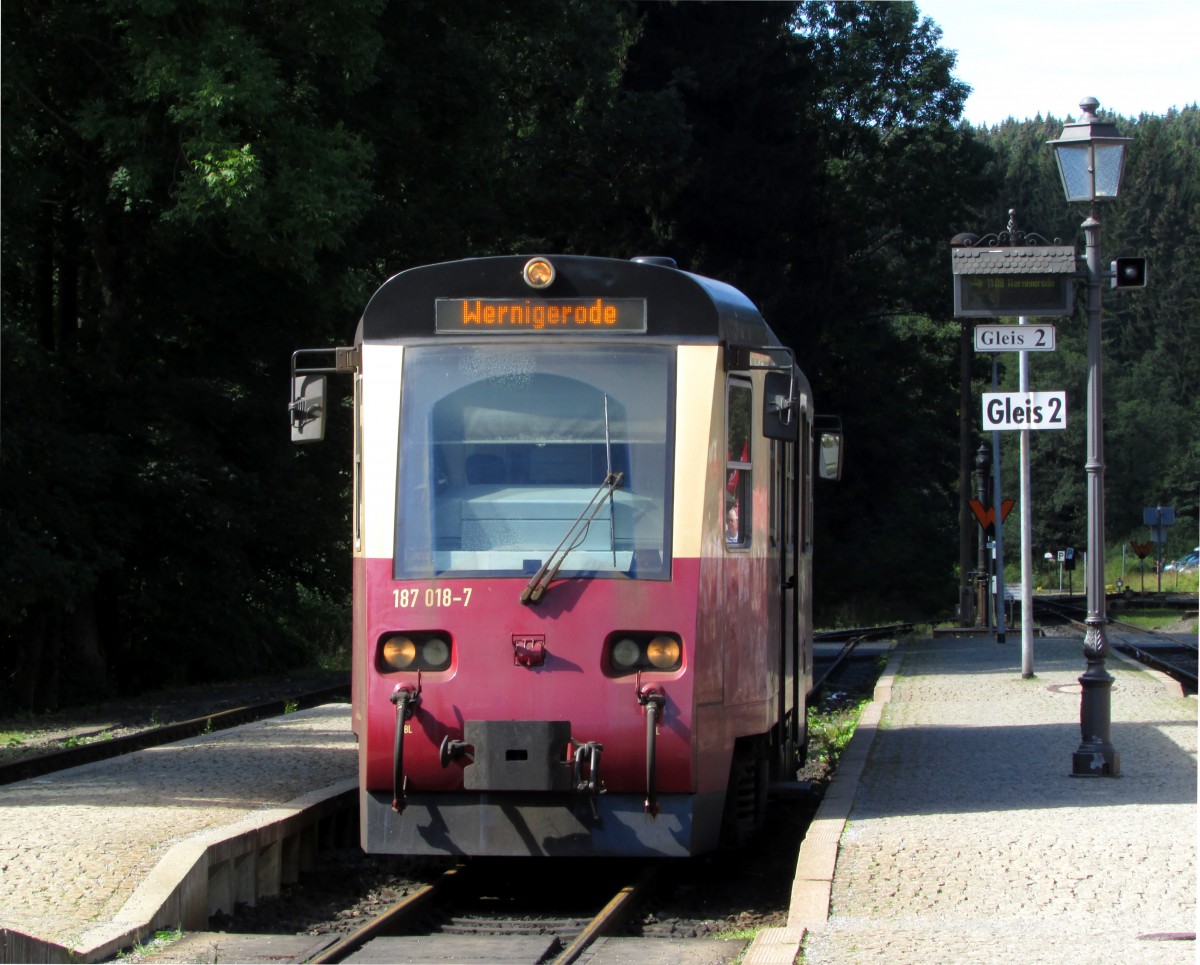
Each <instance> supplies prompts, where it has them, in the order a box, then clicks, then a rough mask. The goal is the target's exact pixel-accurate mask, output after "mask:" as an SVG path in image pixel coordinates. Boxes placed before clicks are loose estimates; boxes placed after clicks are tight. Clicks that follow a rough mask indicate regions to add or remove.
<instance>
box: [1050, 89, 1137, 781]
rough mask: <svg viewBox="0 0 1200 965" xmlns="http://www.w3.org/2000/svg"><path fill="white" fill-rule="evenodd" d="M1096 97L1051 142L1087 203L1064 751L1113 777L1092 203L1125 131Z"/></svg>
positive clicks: (1109, 194)
mask: <svg viewBox="0 0 1200 965" xmlns="http://www.w3.org/2000/svg"><path fill="white" fill-rule="evenodd" d="M1099 106H1100V102H1099V101H1098V100H1096V98H1094V97H1085V98H1084V99H1083V100H1082V101H1080V103H1079V107H1080V109H1081V110H1082V111H1083V117H1082V118H1081V119H1080V120H1078V121H1076V122H1075V123H1073V124H1067V125H1065V126H1064V127H1063V132H1062V135H1061V136H1060V137H1059V138H1058V140H1056V141H1049V142H1048V143H1050V144H1052V145H1054V156H1055V159H1056V160H1057V161H1058V171H1059V174H1060V175H1061V176H1062V183H1063V192H1064V194H1065V195H1066V198H1067V201H1086V202H1088V204H1089V205H1090V211H1089V214H1088V217H1087V220H1085V221H1084V222H1083V224H1082V225H1081V227H1082V228H1083V233H1084V239H1085V245H1086V249H1085V251H1086V261H1087V276H1086V277H1087V318H1088V343H1087V358H1088V387H1087V463H1086V464H1085V467H1084V468H1085V470H1086V472H1087V484H1088V492H1087V496H1088V554H1087V575H1086V583H1087V608H1088V614H1087V618H1086V620H1085V622H1086V624H1087V633H1086V635H1085V637H1084V642H1083V656H1084V659H1085V660H1087V669H1086V670H1085V671H1084V674H1083V676H1082V677H1080V678H1079V684H1080V686H1081V687H1082V688H1083V692H1082V694H1081V696H1080V703H1079V728H1080V731H1081V733H1082V738H1083V739H1082V742H1081V743H1080V745H1079V748H1078V750H1076V751H1075V753H1074V754H1073V755H1072V757H1071V774H1072V775H1073V776H1075V777H1119V776H1120V774H1121V757H1120V755H1119V754H1118V753H1117V751H1116V748H1114V747H1113V745H1112V741H1111V740H1110V739H1109V733H1110V723H1111V720H1112V685H1113V678H1112V676H1111V675H1110V674H1109V673H1108V671H1107V670H1106V669H1105V666H1104V661H1105V660H1106V659H1107V657H1108V655H1109V647H1108V635H1107V632H1106V629H1105V627H1106V625H1107V623H1108V615H1107V613H1106V612H1105V609H1106V605H1107V599H1106V598H1105V595H1104V410H1103V400H1104V388H1103V376H1102V369H1101V358H1100V354H1101V353H1100V349H1101V343H1100V279H1101V277H1102V276H1103V272H1102V271H1101V268H1100V220H1099V218H1098V217H1097V212H1098V209H1097V204H1098V202H1101V201H1114V200H1116V197H1117V193H1118V192H1119V191H1120V189H1121V175H1122V174H1123V173H1124V169H1125V145H1126V144H1128V143H1129V141H1130V140H1131V138H1128V137H1121V136H1120V135H1119V134H1118V133H1117V128H1116V125H1115V124H1109V123H1107V122H1105V121H1101V120H1098V119H1097V117H1096V109H1097V108H1098V107H1099Z"/></svg>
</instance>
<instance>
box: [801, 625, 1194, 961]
mask: <svg viewBox="0 0 1200 965" xmlns="http://www.w3.org/2000/svg"><path fill="white" fill-rule="evenodd" d="M1081 644H1082V641H1081V640H1058V639H1039V640H1036V641H1035V642H1034V660H1035V663H1034V669H1035V674H1036V676H1035V677H1034V678H1032V679H1030V680H1022V679H1021V676H1020V665H1021V659H1020V657H1021V655H1020V643H1019V640H1018V641H1016V642H1014V641H1011V640H1010V642H1009V643H1008V644H1004V645H997V644H996V643H995V642H994V640H992V639H990V638H985V639H979V638H976V639H953V638H951V639H937V640H919V641H913V642H910V643H908V644H907V645H905V648H906V653H905V654H904V659H903V663H902V664H901V667H900V671H899V674H898V675H897V677H896V679H895V683H894V686H893V690H892V697H891V702H890V703H888V704H887V705H886V706H885V707H884V708H883V712H882V718H881V721H880V724H879V726H878V728H877V730H876V735H875V741H874V744H873V745H872V747H871V748H870V752H869V756H868V758H867V763H866V768H865V770H864V771H863V774H862V776H861V779H860V782H859V786H858V792H857V796H856V797H855V799H854V804H853V807H852V808H851V811H850V815H849V821H848V822H847V824H846V827H845V830H844V832H843V834H842V837H841V841H840V847H839V851H838V857H837V866H836V872H835V875H834V881H833V890H832V895H831V900H830V914H829V918H828V920H827V921H826V922H825V923H824V924H820V923H816V924H813V923H806V924H808V925H809V929H810V931H809V934H808V936H807V938H806V940H805V943H804V946H803V958H802V961H803V962H805V963H806V965H854V963H859V962H887V963H889V965H905V963H912V965H916V963H947V965H951V963H952V965H970V963H975V962H978V963H981V965H983V963H986V965H993V963H996V962H1021V963H1055V965H1058V963H1063V965H1067V963H1069V965H1078V963H1080V962H1088V963H1109V962H1112V963H1123V965H1124V963H1132V962H1138V963H1160V962H1161V963H1189V965H1190V963H1193V962H1195V961H1196V945H1195V941H1194V938H1193V939H1192V940H1179V939H1178V938H1170V937H1166V936H1178V935H1180V934H1193V935H1194V932H1195V930H1196V895H1197V891H1196V832H1197V815H1196V811H1197V809H1196V788H1197V786H1196V735H1197V726H1196V700H1195V698H1178V697H1172V696H1168V694H1167V693H1166V692H1165V690H1164V688H1163V685H1162V684H1161V682H1159V681H1158V680H1156V679H1155V678H1154V677H1152V676H1151V675H1149V674H1146V673H1143V672H1141V671H1139V670H1137V669H1134V668H1132V667H1130V666H1129V665H1128V664H1126V663H1124V662H1122V661H1119V660H1116V659H1113V660H1110V661H1109V662H1108V669H1109V672H1110V673H1111V674H1112V675H1113V677H1114V678H1115V683H1114V685H1113V690H1112V742H1113V745H1114V747H1115V748H1116V750H1117V752H1118V754H1119V755H1120V759H1121V776H1120V777H1119V778H1072V777H1071V776H1069V775H1070V770H1071V755H1072V753H1073V752H1074V751H1075V749H1076V748H1077V747H1078V746H1079V743H1080V729H1079V703H1080V696H1079V694H1080V687H1079V684H1078V678H1079V676H1080V674H1081V673H1082V672H1083V670H1084V667H1085V663H1084V660H1083V657H1082V646H1081ZM1149 936H1153V937H1149Z"/></svg>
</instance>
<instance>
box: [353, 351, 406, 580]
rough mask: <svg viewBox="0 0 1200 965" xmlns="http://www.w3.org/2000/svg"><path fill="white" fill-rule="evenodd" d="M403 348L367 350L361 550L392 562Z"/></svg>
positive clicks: (363, 358)
mask: <svg viewBox="0 0 1200 965" xmlns="http://www.w3.org/2000/svg"><path fill="white" fill-rule="evenodd" d="M403 361H404V346H402V345H363V347H362V369H363V403H362V404H363V411H362V420H363V470H362V471H363V496H364V502H365V504H366V513H365V516H364V519H363V551H364V553H365V554H366V556H367V558H368V559H379V558H384V559H391V557H392V553H393V547H394V543H395V532H396V456H397V444H398V442H399V439H400V425H399V422H400V375H401V370H402V363H403Z"/></svg>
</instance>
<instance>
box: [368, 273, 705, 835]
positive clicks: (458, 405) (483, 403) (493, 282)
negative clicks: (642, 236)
mask: <svg viewBox="0 0 1200 965" xmlns="http://www.w3.org/2000/svg"><path fill="white" fill-rule="evenodd" d="M532 264H533V263H532V262H530V263H529V264H526V263H525V260H524V259H520V260H514V259H505V258H499V259H481V260H479V261H476V262H461V263H455V264H451V265H440V266H431V267H429V268H423V269H414V270H413V271H410V272H406V273H402V274H401V275H398V276H396V277H395V278H393V279H392V280H391V281H389V282H388V283H387V284H385V286H384V287H383V288H381V289H380V292H379V293H377V295H376V296H375V298H374V299H373V301H372V303H371V305H370V306H369V307H368V310H367V312H366V313H365V315H364V319H363V324H362V327H361V328H360V345H359V347H360V350H361V358H360V362H359V364H360V370H359V374H358V376H357V387H356V407H355V408H356V423H357V424H356V434H355V435H356V443H355V448H356V453H355V466H356V485H355V490H356V506H355V533H356V555H355V568H354V581H355V587H354V601H355V614H354V624H355V627H354V635H355V640H354V648H355V655H354V681H353V683H354V688H353V689H354V711H355V727H356V731H357V733H358V736H359V748H360V750H359V757H360V762H359V767H360V784H361V789H362V794H361V817H362V829H363V830H362V836H363V845H364V848H365V849H366V850H368V851H371V852H389V853H402V854H472V855H524V854H535V855H567V854H588V855H599V854H610V855H619V854H658V855H686V854H691V853H695V852H697V851H701V850H707V849H708V848H711V847H713V846H714V845H715V844H716V841H715V835H716V829H717V827H718V825H719V820H720V812H721V808H722V804H723V800H724V791H725V781H726V776H727V774H728V767H729V755H728V753H727V748H726V752H725V753H723V754H722V749H721V747H717V748H716V753H715V754H708V753H707V752H706V749H705V748H704V747H703V746H701V743H700V741H698V735H697V721H696V720H695V719H694V718H695V715H696V707H697V697H698V696H700V695H699V694H698V692H697V689H696V688H697V674H698V673H699V674H700V676H701V677H704V676H707V677H708V678H709V680H710V683H711V681H712V679H713V678H714V677H715V676H717V675H719V673H720V669H721V668H719V667H717V666H715V665H714V666H712V667H709V668H708V669H707V671H705V670H704V668H703V667H700V666H698V661H697V656H696V647H695V642H696V636H697V613H698V595H699V594H700V592H701V591H700V578H699V569H700V558H701V556H702V555H703V551H702V547H701V543H702V541H703V540H702V532H703V531H705V529H706V528H707V530H709V531H712V539H713V540H714V541H715V540H719V539H721V538H722V536H721V533H720V527H721V521H720V519H719V517H718V516H717V515H716V514H713V518H712V519H711V520H709V521H708V523H707V524H706V523H705V522H704V521H703V519H702V517H703V508H702V503H703V497H702V494H703V493H704V491H705V489H706V487H708V488H712V487H713V486H720V485H721V465H720V460H721V459H723V458H724V453H723V451H722V452H716V447H714V446H711V445H710V438H709V437H710V427H711V425H712V422H713V419H714V418H720V409H719V403H718V400H717V398H716V395H715V393H714V382H715V377H716V375H717V371H718V362H717V352H718V346H717V344H716V340H715V339H706V340H699V341H703V342H706V343H707V344H695V345H691V346H688V345H683V344H680V339H679V338H678V337H671V336H670V335H669V334H667V335H664V336H661V337H654V335H653V330H651V331H650V332H647V317H648V315H653V311H654V304H655V299H658V300H662V301H665V300H667V299H668V298H670V297H671V296H670V293H669V291H668V292H665V293H664V292H661V291H660V292H659V293H658V294H657V295H655V294H653V291H654V289H655V286H654V284H653V282H654V280H655V279H659V278H661V277H662V276H666V275H670V276H675V278H674V279H668V282H669V285H668V288H669V287H670V286H671V285H676V284H678V281H677V280H678V279H686V278H687V277H688V276H685V275H684V274H683V273H681V272H674V271H668V270H667V269H662V268H648V267H645V266H640V265H630V264H629V263H621V262H616V263H612V262H602V261H600V260H596V259H583V258H580V259H556V260H555V263H554V264H550V263H547V268H546V269H545V270H546V271H547V272H550V273H558V284H557V285H553V286H542V288H539V287H535V286H537V285H538V283H539V279H538V278H537V277H536V276H535V277H534V278H533V279H531V278H530V277H529V272H530V267H529V265H532ZM613 266H615V267H613ZM523 268H524V272H522V269H523ZM534 270H535V271H536V270H537V266H536V265H535V266H534ZM565 273H570V274H571V277H570V278H569V279H566V278H564V277H563V275H564V274H565ZM647 279H649V280H647ZM639 286H645V287H639ZM691 287H693V288H694V286H691ZM543 289H546V290H543ZM688 297H689V298H693V299H694V293H693V294H690V295H689V296H688ZM685 308H686V306H685ZM707 310H708V311H709V312H711V310H712V309H711V306H710V307H708V309H707ZM694 341H697V340H694ZM681 425H682V426H684V427H685V428H684V429H683V431H677V427H679V426H681ZM709 477H711V478H709ZM714 545H715V542H714ZM717 686H719V684H718V685H717ZM719 743H720V742H719V741H718V744H719Z"/></svg>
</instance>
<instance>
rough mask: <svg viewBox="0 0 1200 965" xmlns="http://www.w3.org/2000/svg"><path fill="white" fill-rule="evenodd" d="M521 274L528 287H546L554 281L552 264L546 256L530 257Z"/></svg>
mask: <svg viewBox="0 0 1200 965" xmlns="http://www.w3.org/2000/svg"><path fill="white" fill-rule="evenodd" d="M521 275H522V277H524V279H525V284H526V285H528V286H529V287H530V288H547V287H549V285H550V283H551V282H553V281H554V275H555V272H554V266H553V265H552V264H550V260H549V259H548V258H530V259H529V261H527V262H525V268H524V269H523V270H522V272H521Z"/></svg>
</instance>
